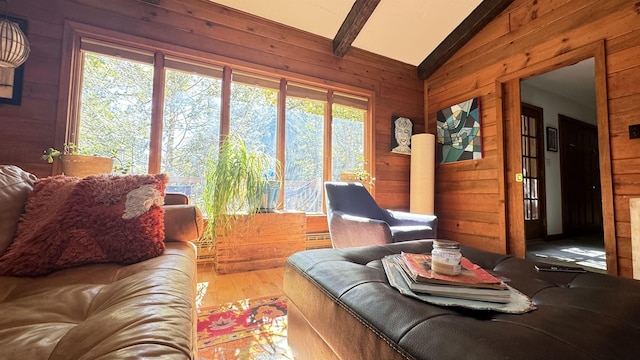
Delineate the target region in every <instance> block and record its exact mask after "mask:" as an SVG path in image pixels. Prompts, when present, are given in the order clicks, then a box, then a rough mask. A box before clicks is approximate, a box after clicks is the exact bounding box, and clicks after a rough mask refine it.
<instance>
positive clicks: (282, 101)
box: [276, 79, 287, 208]
mask: <svg viewBox="0 0 640 360" xmlns="http://www.w3.org/2000/svg"><path fill="white" fill-rule="evenodd" d="M286 111H287V80H286V79H280V91H278V110H277V116H278V118H277V120H276V121H277V123H276V160H278V161H279V162H280V165H281V166H280V168H278V169H276V171H277V172H278V174H277V176H278V179H282V180H284V168H285V163H284V161H285V160H284V157H285V156H284V154H285V144H286V143H285V141H286V121H287V120H286ZM277 203H278V204H279V207H281V208H282V207H283V206H284V205H283V204H284V181H280V192H279V194H278V201H277Z"/></svg>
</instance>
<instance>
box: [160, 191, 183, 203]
mask: <svg viewBox="0 0 640 360" xmlns="http://www.w3.org/2000/svg"><path fill="white" fill-rule="evenodd" d="M164 204H165V205H187V204H189V197H188V196H187V195H185V194H183V193H175V192H173V193H172V192H168V193H165V194H164Z"/></svg>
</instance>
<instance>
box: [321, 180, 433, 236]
mask: <svg viewBox="0 0 640 360" xmlns="http://www.w3.org/2000/svg"><path fill="white" fill-rule="evenodd" d="M324 187H325V194H326V200H327V222H328V223H329V232H330V234H331V243H332V244H333V247H334V248H345V247H354V246H366V245H379V244H389V243H393V242H400V241H407V240H418V239H434V238H436V232H437V226H438V218H437V217H436V216H435V215H422V214H412V213H408V212H403V211H394V210H387V209H383V208H381V207H380V206H378V204H377V203H376V201H375V200H374V199H373V197H372V196H371V194H369V192H368V191H367V189H365V187H364V186H362V184H360V183H347V182H332V181H328V182H325V184H324Z"/></svg>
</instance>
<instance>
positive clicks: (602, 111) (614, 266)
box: [593, 40, 620, 275]
mask: <svg viewBox="0 0 640 360" xmlns="http://www.w3.org/2000/svg"><path fill="white" fill-rule="evenodd" d="M593 56H594V58H595V64H594V70H595V75H596V78H595V82H596V111H597V112H596V116H597V123H598V153H599V157H600V189H601V191H602V227H603V229H604V249H605V252H606V253H607V255H606V256H607V273H608V274H612V275H618V274H619V273H620V269H618V250H617V249H618V242H617V237H616V215H615V205H614V201H613V170H612V169H611V142H610V141H611V135H610V134H609V107H608V104H609V102H608V101H607V99H608V98H609V96H608V94H607V64H606V61H607V54H606V48H605V43H604V40H602V41H599V42H598V43H597V45H596V47H595V51H594V54H593Z"/></svg>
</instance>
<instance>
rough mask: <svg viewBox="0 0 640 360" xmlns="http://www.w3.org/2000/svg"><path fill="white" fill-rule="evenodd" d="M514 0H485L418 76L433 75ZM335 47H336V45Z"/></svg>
mask: <svg viewBox="0 0 640 360" xmlns="http://www.w3.org/2000/svg"><path fill="white" fill-rule="evenodd" d="M512 2H513V0H484V1H482V2H481V3H480V5H478V7H476V8H475V10H473V11H472V12H471V14H469V16H467V17H466V19H464V21H462V23H460V25H458V27H456V28H455V29H454V30H453V32H451V34H449V36H447V37H446V38H445V39H444V40H443V41H442V42H441V43H440V45H438V46H437V47H436V48H435V50H433V51H432V52H431V54H429V56H427V57H426V58H425V59H424V60H423V61H422V62H421V63H420V65H418V77H419V78H420V79H422V80H425V79H427V78H428V77H429V76H431V75H432V74H433V73H434V72H435V71H436V70H438V68H439V67H440V66H442V65H443V64H444V63H445V62H446V61H447V60H449V58H450V57H451V56H453V54H455V53H456V52H457V51H458V50H460V48H461V47H462V46H464V44H466V43H467V41H469V40H471V38H472V37H473V36H474V35H475V34H477V33H478V32H479V31H480V30H481V29H482V28H483V27H484V26H485V25H487V24H488V23H490V22H491V20H493V19H494V18H495V17H496V16H498V14H500V13H501V12H502V10H504V9H506V8H507V6H509V4H511V3H512ZM334 48H335V47H334Z"/></svg>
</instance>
